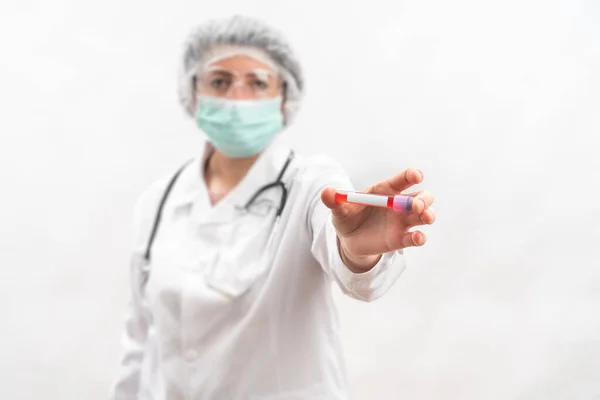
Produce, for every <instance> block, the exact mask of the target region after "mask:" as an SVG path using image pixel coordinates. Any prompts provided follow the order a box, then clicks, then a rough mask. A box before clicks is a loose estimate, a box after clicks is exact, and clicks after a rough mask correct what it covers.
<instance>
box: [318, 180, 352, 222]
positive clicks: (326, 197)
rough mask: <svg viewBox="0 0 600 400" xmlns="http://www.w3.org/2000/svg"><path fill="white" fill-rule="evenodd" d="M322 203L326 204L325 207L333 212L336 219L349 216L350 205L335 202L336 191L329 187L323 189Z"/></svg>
mask: <svg viewBox="0 0 600 400" xmlns="http://www.w3.org/2000/svg"><path fill="white" fill-rule="evenodd" d="M321 201H322V202H323V204H325V207H327V208H329V209H330V210H331V213H332V215H333V216H334V217H338V218H340V217H345V216H346V215H348V211H349V210H348V206H349V204H344V203H338V202H337V201H335V189H333V188H329V187H328V188H325V189H323V191H322V192H321Z"/></svg>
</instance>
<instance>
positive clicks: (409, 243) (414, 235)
mask: <svg viewBox="0 0 600 400" xmlns="http://www.w3.org/2000/svg"><path fill="white" fill-rule="evenodd" d="M425 242H427V236H426V235H425V234H424V233H423V232H421V231H414V232H406V233H405V234H404V236H403V237H402V246H403V247H419V246H423V245H424V244H425Z"/></svg>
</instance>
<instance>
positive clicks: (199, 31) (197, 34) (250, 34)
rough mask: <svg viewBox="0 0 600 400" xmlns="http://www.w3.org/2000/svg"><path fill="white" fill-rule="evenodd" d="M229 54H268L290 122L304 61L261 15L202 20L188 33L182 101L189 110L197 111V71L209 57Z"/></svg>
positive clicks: (297, 100)
mask: <svg viewBox="0 0 600 400" xmlns="http://www.w3.org/2000/svg"><path fill="white" fill-rule="evenodd" d="M228 54H230V55H233V54H248V55H250V56H252V55H256V56H259V55H264V56H266V57H268V59H269V60H271V64H272V65H274V66H275V67H276V70H277V71H278V72H279V75H280V77H281V79H282V82H283V85H282V90H283V93H282V95H283V97H284V98H285V109H284V114H285V120H286V124H289V122H290V121H291V120H292V119H293V117H294V116H295V114H296V112H297V111H298V108H299V106H300V101H301V98H302V94H303V92H304V82H303V77H302V70H301V67H300V64H299V62H298V61H297V59H296V57H295V55H294V53H293V51H292V49H291V47H290V45H289V44H288V42H287V40H286V39H285V37H284V36H283V34H282V33H281V32H279V31H278V30H275V29H273V28H271V27H270V26H268V25H266V24H264V23H263V22H261V21H259V20H257V19H254V18H251V17H244V16H240V15H235V16H233V17H231V18H227V19H216V20H212V21H209V22H207V23H204V24H201V25H199V26H198V27H196V29H194V30H193V31H192V33H191V34H190V35H189V36H188V38H187V40H186V42H185V45H184V53H183V63H182V65H181V69H180V72H179V101H180V102H181V105H182V106H183V108H184V109H185V111H186V112H187V114H189V115H190V116H193V115H194V113H195V109H194V97H195V93H196V90H195V89H196V88H195V87H194V84H195V77H196V74H197V73H198V72H199V71H200V70H201V68H202V66H203V64H204V63H206V62H207V61H209V60H211V59H214V58H222V57H225V56H227V55H228ZM262 58H263V59H264V58H265V57H262Z"/></svg>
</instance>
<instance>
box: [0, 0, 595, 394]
mask: <svg viewBox="0 0 600 400" xmlns="http://www.w3.org/2000/svg"><path fill="white" fill-rule="evenodd" d="M232 13H243V14H249V15H253V16H258V17H262V18H264V19H265V20H266V21H267V22H269V23H271V24H273V25H275V26H278V27H280V28H282V29H283V30H284V32H285V33H286V34H287V35H288V37H289V38H290V40H291V41H292V43H293V44H294V45H295V49H296V51H297V52H298V54H299V57H300V59H301V61H302V62H303V65H304V68H305V72H306V81H307V97H306V100H305V102H304V105H303V107H302V111H301V113H300V115H299V117H298V120H297V122H296V124H295V125H294V126H293V127H292V128H291V129H290V130H289V131H288V132H287V133H286V138H287V140H288V141H289V142H290V143H292V144H293V145H294V146H295V147H296V148H297V150H298V151H300V152H303V153H305V154H316V153H327V154H329V155H330V156H332V157H334V158H335V159H336V160H338V161H339V162H340V163H342V164H343V165H344V166H345V167H346V168H347V170H348V172H349V174H350V175H351V177H352V178H353V180H354V182H355V184H356V186H357V188H364V187H366V186H367V185H369V184H372V183H374V182H376V181H378V180H381V179H383V178H386V177H388V176H390V175H393V174H395V173H397V172H400V171H401V170H403V169H404V168H407V167H417V168H420V169H422V170H423V171H424V173H425V182H424V183H423V184H422V187H424V188H427V189H428V190H430V191H432V192H433V193H434V194H435V195H436V204H435V209H436V211H437V213H438V219H437V222H436V224H434V225H433V226H431V227H428V228H426V229H425V231H426V233H427V234H428V236H429V242H428V244H427V245H426V246H425V247H424V248H421V249H418V250H412V249H411V250H408V251H407V255H408V257H409V268H408V269H407V270H406V271H405V273H404V275H403V276H402V277H401V279H400V280H399V281H398V283H397V284H396V285H395V286H394V288H393V289H392V290H391V291H390V292H389V293H388V294H387V295H386V296H385V297H384V298H382V299H380V300H378V301H376V302H374V303H370V304H364V303H359V302H357V301H353V300H350V299H346V298H343V297H342V296H341V295H340V294H339V291H337V290H336V298H337V299H338V301H339V306H340V312H341V317H342V324H343V329H344V345H345V349H346V354H347V362H348V371H349V374H350V384H351V389H352V396H353V397H352V399H355V400H363V399H364V400H372V399H548V400H550V399H552V400H554V399H598V398H600V258H599V256H598V248H599V246H600V205H599V201H598V197H599V196H600V184H599V183H598V178H597V174H598V173H599V172H600V161H599V158H600V157H598V151H599V150H600V143H599V142H600V140H599V139H598V136H599V133H600V22H599V21H600V2H598V1H594V0H588V1H583V0H581V1H579V0H562V1H559V0H557V1H548V0H544V1H542V0H518V1H517V0H505V1H502V2H494V1H487V0H486V1H481V0H479V1H476V0H454V1H444V0H432V1H427V2H424V1H417V0H400V1H384V0H372V1H369V2H365V1H360V0H346V1H336V2H333V1H332V2H324V1H319V2H316V1H315V2H311V1H294V2H292V1H281V0H254V1H252V2H249V1H244V0H239V1H232V0H223V1H214V2H211V1H190V0H173V1H169V2H159V1H154V2H152V1H150V2H149V1H139V0H130V1H127V2H123V1H117V0H104V1H101V2H98V1H96V2H93V1H80V0H79V1H76V0H53V1H24V0H18V1H17V0H0V107H1V108H0V109H1V111H0V116H1V117H0V140H1V142H0V179H1V182H2V190H1V191H2V200H1V207H0V222H1V223H0V243H1V251H0V314H1V315H2V318H1V319H0V321H1V322H0V329H1V338H2V339H1V340H0V354H1V355H2V357H1V358H0V377H1V384H0V398H2V399H11V400H12V399H14V400H18V399H27V400H29V399H52V400H54V399H56V400H58V399H61V400H71V399H73V400H75V399H78V400H79V399H86V400H96V399H98V400H100V399H105V398H107V395H108V390H109V387H110V385H111V384H112V382H113V380H114V379H115V377H116V370H117V365H118V362H119V358H120V357H121V348H120V343H119V339H120V332H121V329H122V324H123V318H124V313H125V305H126V302H127V298H128V292H127V290H128V277H129V276H128V268H129V267H128V261H129V254H128V251H129V245H130V238H131V231H130V229H131V215H132V207H133V204H134V202H135V200H136V198H137V197H138V195H139V194H140V192H141V191H142V190H143V189H144V188H145V187H146V186H147V185H149V184H150V183H151V182H152V181H153V180H154V179H155V178H157V176H159V175H161V174H163V173H165V172H170V171H174V170H175V169H176V168H177V167H178V166H179V165H180V163H181V162H183V161H184V160H186V159H187V158H188V157H189V156H191V155H194V154H195V153H197V152H198V151H200V149H201V146H202V140H203V138H202V134H201V133H200V132H199V131H198V130H197V129H196V128H195V126H194V124H193V123H192V121H190V120H188V119H186V118H185V117H184V114H183V112H182V110H181V109H180V108H179V105H178V103H177V98H176V71H177V67H178V62H179V57H180V55H181V49H182V43H183V39H184V37H185V35H186V34H187V33H188V32H189V30H190V29H191V28H192V27H193V26H194V25H195V24H196V23H198V22H200V21H203V20H205V19H206V18H212V17H219V16H226V15H230V14H232Z"/></svg>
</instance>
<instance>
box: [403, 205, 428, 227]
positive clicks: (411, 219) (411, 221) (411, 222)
mask: <svg viewBox="0 0 600 400" xmlns="http://www.w3.org/2000/svg"><path fill="white" fill-rule="evenodd" d="M434 221H435V211H434V210H433V209H432V208H428V209H426V210H425V211H423V212H422V213H421V214H410V215H409V216H408V217H407V222H406V225H407V226H408V227H409V228H412V227H414V226H419V225H431V224H433V223H434Z"/></svg>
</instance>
